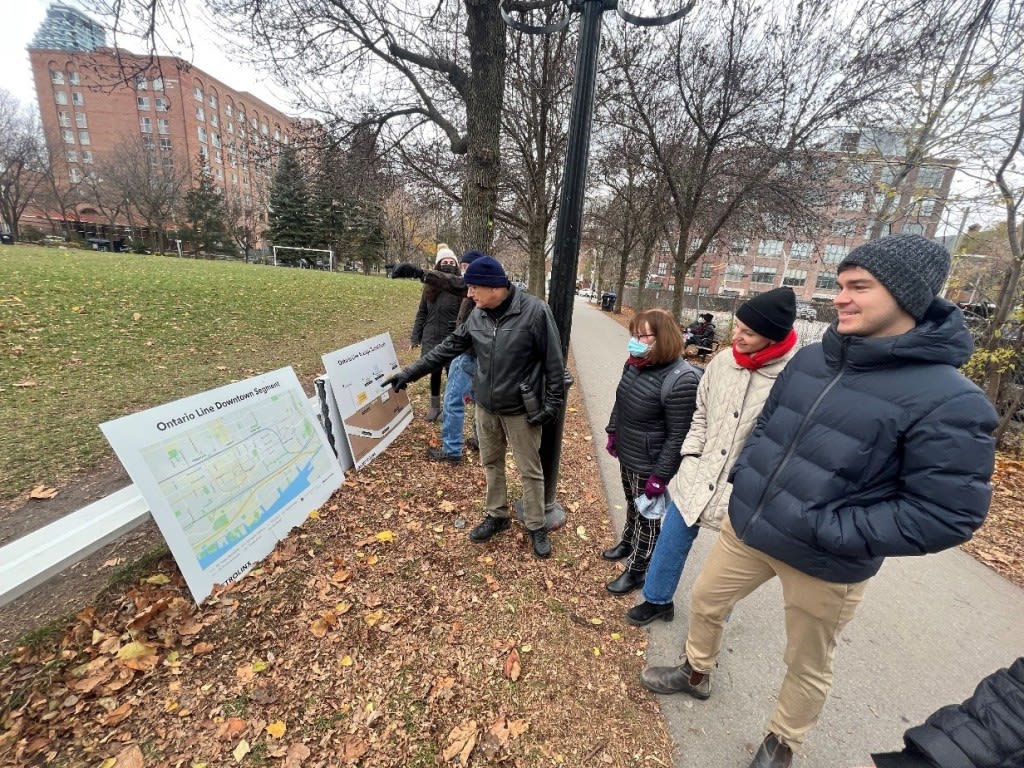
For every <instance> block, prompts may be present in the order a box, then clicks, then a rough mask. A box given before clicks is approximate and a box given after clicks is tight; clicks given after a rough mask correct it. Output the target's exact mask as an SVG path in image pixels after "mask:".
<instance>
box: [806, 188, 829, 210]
mask: <svg viewBox="0 0 1024 768" xmlns="http://www.w3.org/2000/svg"><path fill="white" fill-rule="evenodd" d="M804 204H805V205H808V206H810V207H811V208H824V207H825V206H826V205H828V194H827V193H826V192H825V190H823V189H809V190H807V191H806V192H804Z"/></svg>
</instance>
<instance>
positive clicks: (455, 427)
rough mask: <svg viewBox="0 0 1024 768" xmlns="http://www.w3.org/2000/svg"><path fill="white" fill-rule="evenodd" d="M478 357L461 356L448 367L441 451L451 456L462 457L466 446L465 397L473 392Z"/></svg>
mask: <svg viewBox="0 0 1024 768" xmlns="http://www.w3.org/2000/svg"><path fill="white" fill-rule="evenodd" d="M475 375H476V357H475V356H473V355H459V356H458V357H456V358H455V359H454V360H452V362H451V365H450V366H449V367H448V383H447V384H445V388H444V415H443V416H442V421H441V450H442V451H444V452H445V453H446V454H448V455H449V456H461V455H462V450H463V448H465V446H466V438H465V436H464V435H463V434H462V432H463V427H464V426H465V423H466V402H465V399H464V398H465V396H466V395H467V394H469V393H470V392H472V391H473V376H475Z"/></svg>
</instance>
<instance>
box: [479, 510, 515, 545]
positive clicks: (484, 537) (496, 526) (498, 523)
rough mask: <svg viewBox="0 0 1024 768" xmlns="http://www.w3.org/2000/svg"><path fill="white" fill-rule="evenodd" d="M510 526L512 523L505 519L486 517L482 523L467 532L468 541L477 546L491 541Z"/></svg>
mask: <svg viewBox="0 0 1024 768" xmlns="http://www.w3.org/2000/svg"><path fill="white" fill-rule="evenodd" d="M510 525H512V521H511V520H509V519H508V518H507V517H491V516H490V515H488V516H487V517H485V518H484V520H483V522H482V523H480V524H479V525H477V526H476V527H475V528H474V529H473V530H471V531H470V532H469V540H470V541H475V542H476V543H477V544H483V543H484V542H485V541H490V540H491V539H493V538H494V537H495V536H497V535H498V534H499V533H501V532H502V531H504V530H505V529H506V528H508V527H509V526H510Z"/></svg>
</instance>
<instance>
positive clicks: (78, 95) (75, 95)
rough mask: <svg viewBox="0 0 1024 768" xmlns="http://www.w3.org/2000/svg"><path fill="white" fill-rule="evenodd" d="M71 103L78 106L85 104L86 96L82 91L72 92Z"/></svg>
mask: <svg viewBox="0 0 1024 768" xmlns="http://www.w3.org/2000/svg"><path fill="white" fill-rule="evenodd" d="M71 103H72V104H74V105H75V106H76V107H83V106H85V97H84V96H83V95H82V92H81V91H72V92H71Z"/></svg>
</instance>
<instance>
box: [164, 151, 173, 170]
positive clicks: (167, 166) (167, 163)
mask: <svg viewBox="0 0 1024 768" xmlns="http://www.w3.org/2000/svg"><path fill="white" fill-rule="evenodd" d="M163 162H164V170H165V171H167V172H168V173H170V172H171V171H173V170H174V155H164V157H163Z"/></svg>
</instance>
